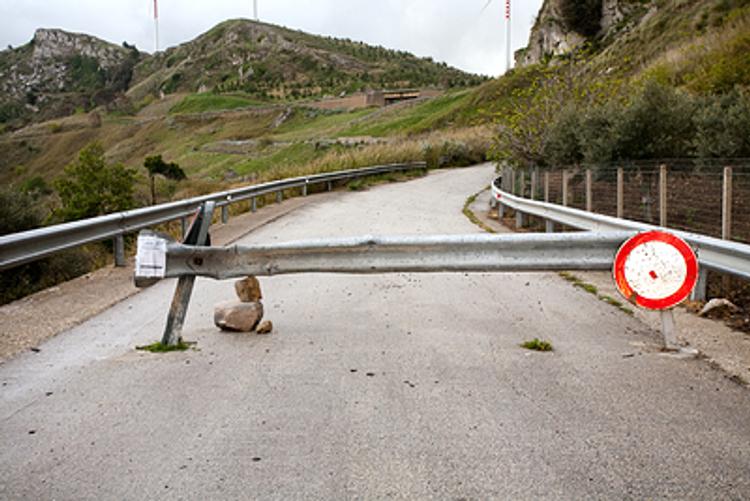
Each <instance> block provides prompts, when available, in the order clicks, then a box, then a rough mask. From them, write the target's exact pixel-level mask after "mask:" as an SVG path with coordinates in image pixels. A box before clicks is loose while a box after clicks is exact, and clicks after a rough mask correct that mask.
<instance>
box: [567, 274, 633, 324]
mask: <svg viewBox="0 0 750 501" xmlns="http://www.w3.org/2000/svg"><path fill="white" fill-rule="evenodd" d="M559 275H560V276H561V277H562V278H563V279H565V280H567V281H568V282H570V283H571V284H573V287H578V288H579V289H583V290H585V291H586V292H588V293H589V294H593V295H594V296H596V297H597V298H598V299H600V300H601V301H604V302H605V303H607V304H609V305H611V306H614V307H615V308H617V309H618V310H620V311H622V312H623V313H626V314H628V315H631V316H632V315H633V310H631V309H630V308H628V307H627V306H625V305H624V304H623V303H621V302H620V301H618V300H617V299H615V298H613V297H612V296H608V295H606V294H599V289H597V288H596V286H595V285H593V284H589V283H586V282H584V281H583V280H581V279H580V278H578V277H577V276H575V275H573V274H572V273H568V272H567V271H561V272H560V273H559Z"/></svg>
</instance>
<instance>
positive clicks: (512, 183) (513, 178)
mask: <svg viewBox="0 0 750 501" xmlns="http://www.w3.org/2000/svg"><path fill="white" fill-rule="evenodd" d="M510 192H511V193H512V194H514V195H517V194H518V193H517V190H516V169H512V170H511V171H510Z"/></svg>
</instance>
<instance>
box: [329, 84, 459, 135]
mask: <svg viewBox="0 0 750 501" xmlns="http://www.w3.org/2000/svg"><path fill="white" fill-rule="evenodd" d="M469 97H470V93H469V92H467V91H462V92H456V93H452V94H448V95H445V96H441V97H437V98H434V99H429V100H427V101H425V102H422V103H419V104H415V105H413V106H403V107H400V108H396V109H394V110H392V111H391V110H388V109H385V110H384V111H383V112H382V113H381V114H380V116H379V117H378V118H377V119H375V120H373V121H372V122H369V121H364V122H362V123H360V124H357V125H355V126H353V127H351V128H350V129H348V130H346V131H344V132H343V133H342V134H343V135H346V136H376V137H383V136H390V135H394V134H416V133H420V132H426V131H430V130H435V129H438V128H440V127H443V126H447V125H449V124H448V122H449V118H450V117H451V116H452V115H453V114H454V112H455V111H456V110H457V109H459V108H462V107H464V106H465V104H466V102H467V101H468V99H469Z"/></svg>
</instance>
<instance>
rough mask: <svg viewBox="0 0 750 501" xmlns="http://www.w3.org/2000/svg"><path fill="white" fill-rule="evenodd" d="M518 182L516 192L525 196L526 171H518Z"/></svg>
mask: <svg viewBox="0 0 750 501" xmlns="http://www.w3.org/2000/svg"><path fill="white" fill-rule="evenodd" d="M518 178H519V183H518V194H519V195H520V196H521V197H525V196H526V171H521V172H519V173H518Z"/></svg>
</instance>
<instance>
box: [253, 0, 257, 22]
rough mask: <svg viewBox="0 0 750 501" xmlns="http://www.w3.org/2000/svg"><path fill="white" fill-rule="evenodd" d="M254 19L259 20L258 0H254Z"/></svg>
mask: <svg viewBox="0 0 750 501" xmlns="http://www.w3.org/2000/svg"><path fill="white" fill-rule="evenodd" d="M253 19H255V20H256V21H257V20H258V0H253Z"/></svg>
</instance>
